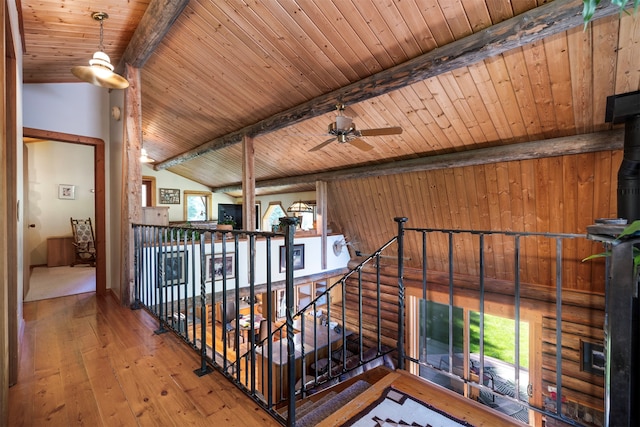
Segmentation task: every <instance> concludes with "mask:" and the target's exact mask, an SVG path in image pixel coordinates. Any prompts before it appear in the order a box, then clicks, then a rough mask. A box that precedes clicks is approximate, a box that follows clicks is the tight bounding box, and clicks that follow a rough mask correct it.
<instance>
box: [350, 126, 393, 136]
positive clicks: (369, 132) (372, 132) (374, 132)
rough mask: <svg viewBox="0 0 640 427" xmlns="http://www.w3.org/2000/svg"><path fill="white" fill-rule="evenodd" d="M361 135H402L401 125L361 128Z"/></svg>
mask: <svg viewBox="0 0 640 427" xmlns="http://www.w3.org/2000/svg"><path fill="white" fill-rule="evenodd" d="M358 132H359V133H360V136H377V135H400V134H401V133H402V128H401V127H397V126H395V127H390V128H378V129H360V130H359V131H358Z"/></svg>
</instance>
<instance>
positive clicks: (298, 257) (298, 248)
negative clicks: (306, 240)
mask: <svg viewBox="0 0 640 427" xmlns="http://www.w3.org/2000/svg"><path fill="white" fill-rule="evenodd" d="M286 251H287V248H286V246H280V273H284V272H285V270H286V269H287V252H286ZM293 269H294V270H302V269H304V245H303V244H301V245H293Z"/></svg>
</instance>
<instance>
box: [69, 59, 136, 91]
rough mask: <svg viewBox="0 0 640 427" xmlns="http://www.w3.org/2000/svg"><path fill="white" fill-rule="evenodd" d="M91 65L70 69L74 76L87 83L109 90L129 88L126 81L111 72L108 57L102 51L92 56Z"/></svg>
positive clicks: (111, 67)
mask: <svg viewBox="0 0 640 427" xmlns="http://www.w3.org/2000/svg"><path fill="white" fill-rule="evenodd" d="M89 64H91V65H77V66H75V67H73V68H72V69H71V72H72V73H73V75H74V76H76V77H77V78H79V79H80V80H83V81H85V82H87V83H91V84H94V85H96V86H100V87H106V88H109V89H126V88H128V87H129V82H128V81H127V79H125V78H124V77H122V76H121V75H119V74H116V73H114V72H113V65H111V61H110V59H109V55H107V54H106V53H104V52H102V51H97V52H95V53H94V54H93V58H91V59H90V60H89Z"/></svg>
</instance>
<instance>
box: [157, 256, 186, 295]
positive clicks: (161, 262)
mask: <svg viewBox="0 0 640 427" xmlns="http://www.w3.org/2000/svg"><path fill="white" fill-rule="evenodd" d="M158 273H159V274H158V276H159V278H160V279H159V281H158V287H163V286H176V285H183V284H185V283H186V277H187V252H186V251H172V252H159V253H158Z"/></svg>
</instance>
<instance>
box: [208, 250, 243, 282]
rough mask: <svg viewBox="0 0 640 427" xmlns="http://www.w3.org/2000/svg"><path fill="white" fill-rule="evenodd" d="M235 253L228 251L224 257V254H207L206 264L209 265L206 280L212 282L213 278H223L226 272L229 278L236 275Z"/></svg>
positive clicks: (216, 279) (215, 279)
mask: <svg viewBox="0 0 640 427" xmlns="http://www.w3.org/2000/svg"><path fill="white" fill-rule="evenodd" d="M235 255H236V254H235V253H233V252H231V253H226V254H225V256H224V257H223V256H222V254H214V255H213V256H211V254H208V255H205V265H206V266H207V267H206V268H207V272H206V276H205V281H207V282H210V281H211V279H212V278H213V280H214V281H218V280H222V277H223V274H224V273H226V277H227V279H233V278H234V277H236V274H235V273H236V272H235V265H236V263H235Z"/></svg>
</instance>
